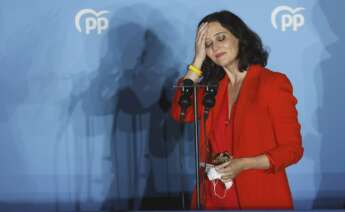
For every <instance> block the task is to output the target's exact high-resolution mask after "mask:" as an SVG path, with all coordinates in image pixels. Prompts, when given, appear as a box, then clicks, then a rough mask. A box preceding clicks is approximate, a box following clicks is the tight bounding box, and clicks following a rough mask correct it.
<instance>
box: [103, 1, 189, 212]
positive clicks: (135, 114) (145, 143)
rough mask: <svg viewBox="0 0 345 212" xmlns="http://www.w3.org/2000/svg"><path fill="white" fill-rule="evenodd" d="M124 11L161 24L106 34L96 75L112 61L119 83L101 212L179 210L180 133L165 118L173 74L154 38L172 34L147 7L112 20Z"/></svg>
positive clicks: (124, 26)
mask: <svg viewBox="0 0 345 212" xmlns="http://www.w3.org/2000/svg"><path fill="white" fill-rule="evenodd" d="M143 7H144V8H143ZM139 8H140V9H139ZM129 10H135V12H133V14H137V15H138V14H139V15H138V16H140V15H141V16H143V17H145V16H146V15H148V19H149V20H151V18H152V20H154V19H155V20H160V22H159V25H156V26H149V27H147V26H144V25H143V24H141V23H140V19H138V20H137V21H133V20H130V21H128V22H127V23H123V22H124V21H122V22H121V25H119V26H116V27H114V28H112V29H110V31H109V35H108V52H107V54H106V55H105V56H104V58H102V61H101V65H100V67H99V72H105V71H106V70H108V69H109V68H110V67H109V63H110V64H111V63H112V62H111V61H117V64H115V65H114V66H115V67H114V70H115V71H116V72H117V73H118V74H119V77H118V80H117V82H118V85H117V86H118V89H117V90H116V92H115V94H114V98H111V99H112V101H113V100H115V101H114V103H115V105H114V111H113V127H112V135H111V141H110V157H109V158H106V160H110V162H111V164H112V172H113V173H112V180H111V181H112V182H111V185H110V188H109V190H108V192H107V196H106V198H105V201H104V202H103V204H102V209H103V210H109V211H114V210H133V209H178V208H179V207H180V204H179V200H178V199H179V198H178V191H179V190H181V183H180V181H179V180H176V176H180V175H181V174H183V173H180V172H181V170H179V168H180V167H179V166H180V164H179V161H180V158H179V157H180V155H179V154H182V153H181V152H178V151H176V149H178V148H176V145H178V144H179V143H178V142H179V140H181V136H183V131H184V130H183V127H180V126H179V125H178V124H177V123H175V122H174V121H173V120H172V119H171V118H170V116H169V110H170V105H171V102H170V101H171V100H170V98H171V96H172V92H173V84H174V82H175V81H176V79H177V77H178V72H177V71H176V70H175V69H174V67H177V64H176V63H175V61H173V55H172V52H171V50H170V49H169V48H168V46H167V45H166V44H165V43H164V42H167V41H166V40H164V41H163V40H161V38H160V37H161V36H159V34H158V32H159V33H160V32H162V31H164V30H169V33H174V30H173V27H172V26H170V25H169V23H168V22H166V21H165V19H164V17H163V16H162V14H161V13H160V12H159V11H155V10H153V9H151V8H148V7H147V6H146V5H145V6H144V5H136V6H133V7H131V8H127V9H126V8H124V9H123V10H121V11H117V12H116V14H117V16H118V17H121V16H120V15H119V14H122V13H124V14H125V13H128V11H129ZM143 11H144V12H143ZM153 15H154V17H153ZM153 18H154V19H153ZM115 19H116V17H114V20H113V21H114V22H115V21H118V20H115ZM165 33H168V32H166V31H165ZM110 66H113V65H110ZM110 69H113V68H110ZM174 174H175V175H174ZM152 199H155V200H156V201H151V200H152ZM162 200H163V201H162Z"/></svg>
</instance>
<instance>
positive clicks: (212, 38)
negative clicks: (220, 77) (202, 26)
mask: <svg viewBox="0 0 345 212" xmlns="http://www.w3.org/2000/svg"><path fill="white" fill-rule="evenodd" d="M207 28H208V29H207V35H206V41H205V47H206V54H207V56H208V57H209V58H210V59H211V60H212V61H213V62H214V63H216V64H217V65H219V66H222V67H229V68H230V67H232V66H233V65H237V62H238V60H237V55H238V48H239V40H238V39H237V38H236V37H235V36H234V35H233V34H232V33H231V32H230V31H229V30H227V29H226V28H224V27H223V26H222V25H221V24H220V23H219V22H209V23H208V27H207Z"/></svg>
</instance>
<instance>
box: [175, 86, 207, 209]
mask: <svg viewBox="0 0 345 212" xmlns="http://www.w3.org/2000/svg"><path fill="white" fill-rule="evenodd" d="M174 87H177V88H178V87H189V88H193V103H194V107H193V112H194V151H195V178H196V197H197V199H196V208H197V209H198V210H200V209H201V206H200V178H199V167H200V161H199V160H200V157H199V120H198V99H197V92H198V87H204V85H198V84H193V85H190V86H189V85H188V86H183V85H178V86H174ZM184 115H185V114H183V115H182V116H181V115H180V121H183V119H184ZM183 204H184V203H183Z"/></svg>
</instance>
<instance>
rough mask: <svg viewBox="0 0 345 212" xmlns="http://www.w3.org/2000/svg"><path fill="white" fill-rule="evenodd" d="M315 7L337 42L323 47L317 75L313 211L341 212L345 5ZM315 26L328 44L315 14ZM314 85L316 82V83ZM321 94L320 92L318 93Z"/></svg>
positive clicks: (344, 198)
mask: <svg viewBox="0 0 345 212" xmlns="http://www.w3.org/2000/svg"><path fill="white" fill-rule="evenodd" d="M318 6H319V8H320V9H321V10H322V12H323V14H324V15H325V18H326V21H327V22H328V25H329V28H330V29H331V30H332V32H333V33H334V35H335V36H336V39H337V40H336V41H335V42H333V43H330V44H328V45H327V46H325V51H324V52H323V56H325V55H327V57H326V59H324V60H323V61H321V63H320V64H319V67H320V68H319V69H318V70H317V72H319V73H317V74H318V75H319V76H320V77H321V81H322V84H323V93H321V92H320V94H321V95H322V94H323V95H322V97H321V101H320V102H321V106H320V108H319V109H318V111H317V114H316V117H317V119H316V120H317V122H318V131H319V132H320V133H321V148H320V150H321V151H320V164H319V166H320V172H321V173H320V174H321V179H320V185H319V186H316V187H318V188H319V191H318V192H317V196H316V198H315V200H314V204H313V208H315V209H321V208H322V209H326V208H327V209H340V208H345V188H344V186H343V185H344V179H345V163H344V161H345V154H344V149H345V143H344V134H343V133H344V132H345V125H344V117H343V115H342V114H344V111H343V110H344V108H345V97H344V94H343V93H342V91H340V90H339V89H342V88H343V86H344V83H343V81H344V79H345V72H344V67H345V60H344V56H343V53H344V49H345V42H344V38H345V28H344V26H343V25H344V24H343V21H341V20H344V18H345V16H344V15H343V14H344V13H343V10H344V9H345V2H344V1H337V3H336V4H335V3H333V4H330V3H329V2H326V1H321V0H319V1H318ZM313 19H314V23H315V27H316V29H317V30H318V32H319V34H320V38H321V42H322V43H324V44H327V43H328V42H329V36H327V35H328V34H329V32H325V31H324V28H321V27H320V25H319V24H320V23H318V21H319V17H316V15H315V13H314V17H313ZM316 85H317V86H320V85H318V80H317V79H316ZM320 90H321V89H320Z"/></svg>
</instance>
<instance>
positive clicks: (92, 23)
mask: <svg viewBox="0 0 345 212" xmlns="http://www.w3.org/2000/svg"><path fill="white" fill-rule="evenodd" d="M107 13H108V11H106V10H103V11H100V12H98V13H97V12H96V11H94V10H93V9H83V10H80V11H79V12H78V13H77V15H76V16H75V20H74V23H75V27H76V28H77V30H78V31H79V32H83V30H82V27H81V26H80V22H81V20H82V17H83V16H85V19H83V20H85V21H84V22H85V24H84V25H85V30H84V32H85V33H86V34H90V32H91V31H93V30H97V33H98V34H101V33H102V31H104V30H106V29H108V26H109V21H108V19H107V18H106V17H102V15H104V14H107Z"/></svg>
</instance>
